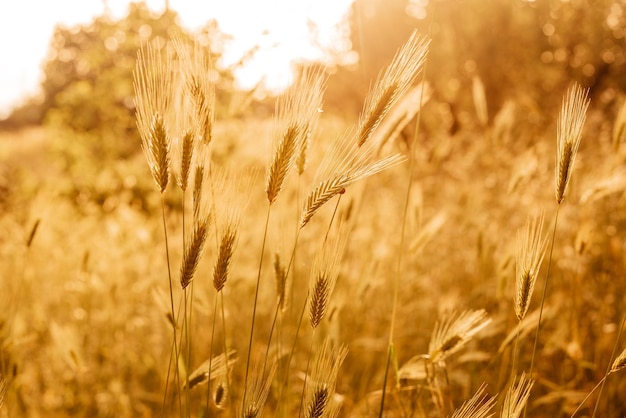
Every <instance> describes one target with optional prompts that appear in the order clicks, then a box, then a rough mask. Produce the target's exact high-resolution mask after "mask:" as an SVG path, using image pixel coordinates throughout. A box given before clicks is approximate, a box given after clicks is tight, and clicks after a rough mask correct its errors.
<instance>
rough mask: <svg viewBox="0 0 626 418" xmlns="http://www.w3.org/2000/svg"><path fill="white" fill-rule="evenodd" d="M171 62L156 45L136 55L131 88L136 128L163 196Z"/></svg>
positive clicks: (167, 165) (167, 158) (167, 161)
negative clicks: (134, 106) (166, 117)
mask: <svg viewBox="0 0 626 418" xmlns="http://www.w3.org/2000/svg"><path fill="white" fill-rule="evenodd" d="M170 67H171V60H170V59H169V58H166V57H163V55H162V48H161V46H160V45H159V44H158V43H151V44H149V45H148V46H147V48H145V49H144V48H141V49H139V51H138V52H137V65H136V67H135V71H134V73H133V76H134V77H133V78H134V81H133V86H134V90H135V101H136V108H137V128H138V130H139V134H140V135H141V146H142V149H143V151H144V155H145V157H146V160H147V162H148V166H149V168H150V172H151V173H152V177H153V178H154V181H155V183H156V184H157V186H158V188H159V191H160V192H161V193H163V192H165V189H166V188H167V183H168V180H169V170H170V155H169V152H170V138H169V137H168V133H167V128H166V126H165V119H164V118H165V116H166V114H167V113H168V111H169V105H170V97H171V95H172V91H171V90H172V72H171V70H170Z"/></svg>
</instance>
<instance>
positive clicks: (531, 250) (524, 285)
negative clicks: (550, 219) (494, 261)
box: [515, 212, 547, 321]
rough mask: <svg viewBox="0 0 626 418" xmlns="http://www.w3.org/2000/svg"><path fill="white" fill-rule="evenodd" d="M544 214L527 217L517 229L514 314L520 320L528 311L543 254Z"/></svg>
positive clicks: (544, 244)
mask: <svg viewBox="0 0 626 418" xmlns="http://www.w3.org/2000/svg"><path fill="white" fill-rule="evenodd" d="M543 221H544V214H543V212H541V214H540V215H539V216H536V217H533V218H528V219H527V220H526V225H525V227H524V230H523V231H522V230H518V231H517V263H516V266H515V270H516V281H515V285H516V286H515V287H516V291H515V314H516V315H517V318H518V319H519V320H520V321H521V320H522V319H524V317H525V316H526V313H527V312H528V307H529V306H530V299H531V298H532V294H533V291H534V289H535V283H536V281H537V276H538V274H539V269H540V267H541V262H542V261H543V257H544V254H545V248H546V242H547V240H546V238H545V237H543Z"/></svg>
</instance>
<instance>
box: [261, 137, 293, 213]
mask: <svg viewBox="0 0 626 418" xmlns="http://www.w3.org/2000/svg"><path fill="white" fill-rule="evenodd" d="M298 135H299V128H298V127H297V126H295V125H291V126H289V127H288V128H287V131H286V132H285V135H284V136H283V138H282V140H281V142H280V144H279V145H278V148H277V149H276V152H275V153H274V159H273V160H272V164H271V165H270V168H269V171H268V175H267V186H266V188H265V190H266V192H267V200H268V202H269V204H270V205H271V204H273V203H274V201H276V198H277V197H278V193H280V191H281V189H282V188H283V185H284V183H285V178H286V177H287V173H288V171H289V169H290V168H291V166H292V165H293V161H294V155H295V153H296V150H297V147H298V142H297V139H298Z"/></svg>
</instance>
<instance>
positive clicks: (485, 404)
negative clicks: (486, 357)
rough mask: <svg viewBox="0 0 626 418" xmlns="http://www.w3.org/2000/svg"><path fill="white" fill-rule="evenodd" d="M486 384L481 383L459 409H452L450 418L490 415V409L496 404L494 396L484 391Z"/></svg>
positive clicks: (491, 414) (491, 413)
mask: <svg viewBox="0 0 626 418" xmlns="http://www.w3.org/2000/svg"><path fill="white" fill-rule="evenodd" d="M485 389H486V385H485V384H484V383H483V385H482V386H480V388H478V391H476V393H475V394H474V396H472V398H471V399H469V400H468V401H466V402H465V403H464V404H463V405H462V406H461V407H460V408H459V409H457V410H456V411H454V413H453V414H452V418H487V417H492V416H493V412H491V410H492V409H493V408H494V406H495V405H496V398H495V397H493V396H491V397H490V396H489V395H487V393H485Z"/></svg>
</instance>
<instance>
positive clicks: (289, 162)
mask: <svg viewBox="0 0 626 418" xmlns="http://www.w3.org/2000/svg"><path fill="white" fill-rule="evenodd" d="M325 79H326V78H325V75H324V73H323V72H322V71H314V70H305V71H304V72H303V73H302V74H301V75H300V76H299V77H298V78H297V79H296V81H295V82H294V84H293V85H292V86H291V87H290V88H289V89H288V90H287V92H286V93H285V94H284V95H283V96H281V97H280V99H279V101H278V103H277V108H276V117H275V121H274V124H275V129H274V131H275V133H274V153H273V155H272V161H271V163H270V165H269V168H268V171H267V177H266V186H265V190H266V193H267V200H268V202H269V204H270V205H271V204H273V203H274V202H275V201H276V198H277V197H278V194H279V193H280V191H281V190H282V188H283V186H284V184H285V179H286V177H287V175H288V173H289V171H290V170H291V168H292V167H293V165H294V163H295V160H296V155H297V153H298V152H300V154H302V152H303V150H304V149H305V147H306V145H305V144H304V143H305V142H306V141H307V140H308V138H309V137H310V135H311V134H312V132H313V131H314V129H315V125H316V124H317V119H318V113H319V109H320V106H321V101H322V95H323V91H324V86H325ZM304 158H306V157H304ZM302 164H304V162H302Z"/></svg>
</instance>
